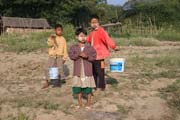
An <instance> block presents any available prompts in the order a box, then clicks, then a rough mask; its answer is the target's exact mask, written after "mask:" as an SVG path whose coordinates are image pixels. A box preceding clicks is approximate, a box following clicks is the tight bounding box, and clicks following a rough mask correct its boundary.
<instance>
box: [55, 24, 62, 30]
mask: <svg viewBox="0 0 180 120" xmlns="http://www.w3.org/2000/svg"><path fill="white" fill-rule="evenodd" d="M57 28H61V29H62V30H63V26H62V25H61V24H56V25H55V27H54V29H57Z"/></svg>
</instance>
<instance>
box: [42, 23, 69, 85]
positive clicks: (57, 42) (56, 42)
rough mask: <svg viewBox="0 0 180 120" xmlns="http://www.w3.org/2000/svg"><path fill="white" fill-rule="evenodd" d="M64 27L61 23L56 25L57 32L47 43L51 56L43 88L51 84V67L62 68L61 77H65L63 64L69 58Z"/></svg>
mask: <svg viewBox="0 0 180 120" xmlns="http://www.w3.org/2000/svg"><path fill="white" fill-rule="evenodd" d="M62 32H63V27H62V25H60V24H57V25H56V26H55V34H53V35H51V36H50V37H49V38H48V41H47V44H48V47H49V58H48V65H47V67H46V73H45V75H46V79H45V84H44V86H43V88H47V87H48V86H49V84H48V79H49V71H48V69H49V68H50V67H55V66H57V67H58V68H59V70H60V78H61V79H63V77H64V72H63V64H64V63H65V61H66V58H67V47H66V39H65V38H64V37H63V36H62Z"/></svg>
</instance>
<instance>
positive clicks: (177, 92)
mask: <svg viewBox="0 0 180 120" xmlns="http://www.w3.org/2000/svg"><path fill="white" fill-rule="evenodd" d="M160 92H161V95H162V96H163V98H165V99H166V100H167V101H168V104H169V105H170V106H171V107H173V108H175V109H176V110H177V111H179V112H180V79H178V80H177V81H176V82H174V83H173V84H172V85H169V86H168V87H166V88H163V89H160Z"/></svg>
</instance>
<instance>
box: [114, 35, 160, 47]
mask: <svg viewBox="0 0 180 120" xmlns="http://www.w3.org/2000/svg"><path fill="white" fill-rule="evenodd" d="M114 40H115V42H116V44H117V45H119V46H158V45H159V41H158V40H156V39H154V38H142V37H132V38H129V39H128V38H114Z"/></svg>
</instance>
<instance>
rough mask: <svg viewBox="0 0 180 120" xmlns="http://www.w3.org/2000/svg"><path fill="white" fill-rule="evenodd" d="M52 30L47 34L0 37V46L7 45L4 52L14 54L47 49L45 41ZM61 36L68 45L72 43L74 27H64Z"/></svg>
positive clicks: (36, 33) (35, 33) (37, 33)
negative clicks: (12, 52)
mask: <svg viewBox="0 0 180 120" xmlns="http://www.w3.org/2000/svg"><path fill="white" fill-rule="evenodd" d="M52 33H53V30H50V31H48V32H34V33H28V34H27V33H26V34H15V33H14V34H4V35H1V36H0V44H4V45H7V47H5V50H7V51H14V52H32V51H34V50H38V49H41V48H47V39H48V36H49V35H50V34H52ZM63 36H64V37H65V38H66V40H67V42H68V45H69V44H70V43H71V42H72V41H74V38H75V34H74V27H73V26H72V25H65V26H64V31H63Z"/></svg>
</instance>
